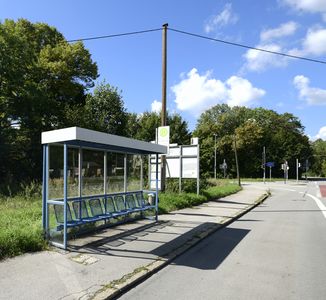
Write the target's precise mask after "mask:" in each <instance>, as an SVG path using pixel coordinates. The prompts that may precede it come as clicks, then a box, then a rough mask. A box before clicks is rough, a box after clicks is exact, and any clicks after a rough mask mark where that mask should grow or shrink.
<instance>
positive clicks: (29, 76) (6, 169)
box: [0, 19, 97, 184]
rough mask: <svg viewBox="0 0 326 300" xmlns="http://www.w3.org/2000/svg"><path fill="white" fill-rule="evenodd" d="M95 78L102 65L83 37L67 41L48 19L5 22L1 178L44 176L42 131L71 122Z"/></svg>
mask: <svg viewBox="0 0 326 300" xmlns="http://www.w3.org/2000/svg"><path fill="white" fill-rule="evenodd" d="M96 78H97V65H96V64H95V63H94V62H93V61H92V59H91V55H90V53H89V52H88V50H86V49H85V48H84V46H83V44H82V43H81V42H77V43H73V44H70V43H67V41H66V40H65V39H64V37H63V35H62V34H61V33H60V32H58V31H57V30H56V29H55V28H53V27H50V26H49V25H47V24H43V23H35V24H33V23H31V22H29V21H27V20H24V19H19V20H18V21H16V22H15V21H12V20H5V21H4V22H3V23H0V141H1V145H2V146H1V147H0V157H1V160H3V161H1V162H3V167H1V169H0V176H1V177H0V179H1V181H2V182H6V183H8V184H14V182H15V181H16V182H21V181H23V180H25V181H28V180H31V179H39V178H40V177H41V161H42V160H41V157H42V156H41V147H40V137H41V132H42V131H45V130H50V129H55V128H60V127H64V126H66V124H69V123H70V120H69V119H68V120H67V117H69V115H67V114H66V113H65V112H66V111H67V110H68V108H72V107H73V106H75V105H82V104H84V102H85V94H86V91H87V90H88V89H89V88H91V87H93V85H94V83H93V81H94V79H96ZM67 107H68V108H67ZM1 165H2V164H1Z"/></svg>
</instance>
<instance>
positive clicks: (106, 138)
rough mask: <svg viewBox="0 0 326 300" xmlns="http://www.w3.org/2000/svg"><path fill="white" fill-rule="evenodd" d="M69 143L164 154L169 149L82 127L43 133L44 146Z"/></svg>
mask: <svg viewBox="0 0 326 300" xmlns="http://www.w3.org/2000/svg"><path fill="white" fill-rule="evenodd" d="M68 141H83V142H89V143H95V144H102V145H108V146H116V147H123V148H129V149H136V150H140V151H146V152H154V153H162V154H164V153H166V152H167V147H165V146H162V145H157V144H152V143H148V142H144V141H139V140H135V139H131V138H126V137H123V136H118V135H113V134H108V133H103V132H99V131H94V130H90V129H85V128H80V127H69V128H64V129H57V130H51V131H46V132H42V139H41V142H42V144H51V143H62V142H68Z"/></svg>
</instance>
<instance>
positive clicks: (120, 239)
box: [0, 186, 266, 299]
mask: <svg viewBox="0 0 326 300" xmlns="http://www.w3.org/2000/svg"><path fill="white" fill-rule="evenodd" d="M264 194H266V193H265V191H264V190H262V189H255V188H252V187H247V186H245V187H244V189H243V190H242V191H241V192H239V193H237V194H234V195H231V196H228V197H225V198H223V199H220V200H216V201H210V202H208V203H205V204H203V205H200V206H197V207H195V208H187V209H182V210H179V211H175V212H172V213H171V214H166V215H161V216H159V219H160V220H159V222H157V223H156V222H153V221H148V220H138V221H135V222H132V223H127V224H124V225H119V226H117V227H114V228H108V229H106V230H103V231H101V232H97V233H95V234H93V235H89V236H86V237H84V238H83V239H77V240H73V241H71V242H70V251H61V250H57V249H53V250H52V251H44V252H39V253H34V254H25V255H22V256H19V257H16V258H13V259H7V260H5V261H3V262H1V263H0V289H1V293H0V299H91V298H94V297H95V298H96V299H105V298H107V297H111V296H113V295H116V294H117V293H118V292H119V291H120V290H121V289H124V288H126V286H129V285H131V284H134V283H135V282H137V281H138V280H142V279H143V278H145V277H146V276H148V274H149V273H150V272H154V271H155V270H157V269H159V268H161V267H162V266H164V264H166V263H168V262H169V261H170V260H171V259H173V258H174V257H176V256H177V255H180V253H182V252H183V251H186V250H187V249H189V247H191V246H192V245H193V244H195V243H197V242H198V241H200V240H201V239H203V238H205V237H206V236H207V235H208V234H210V233H212V232H213V231H215V230H217V229H218V228H219V227H220V226H222V225H223V224H225V222H230V221H232V219H233V218H234V217H235V216H237V215H238V214H241V213H243V212H244V211H246V210H248V209H250V208H251V207H253V205H255V204H256V203H257V201H258V199H262V196H263V195H264Z"/></svg>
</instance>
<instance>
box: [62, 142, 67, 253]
mask: <svg viewBox="0 0 326 300" xmlns="http://www.w3.org/2000/svg"><path fill="white" fill-rule="evenodd" d="M67 199H68V145H67V144H66V143H65V144H64V145H63V223H64V224H63V248H64V249H67Z"/></svg>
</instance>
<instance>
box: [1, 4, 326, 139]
mask: <svg viewBox="0 0 326 300" xmlns="http://www.w3.org/2000/svg"><path fill="white" fill-rule="evenodd" d="M19 18H25V19H28V20H30V21H32V22H45V23H47V24H49V25H51V26H54V27H56V28H57V29H58V30H59V31H60V32H61V33H62V34H63V35H64V36H65V38H66V39H67V40H72V39H79V38H86V37H94V36H101V35H110V34H117V33H125V32H133V31H140V30H148V29H157V28H162V25H163V24H165V23H168V24H169V28H170V29H177V30H182V31H187V32H191V33H195V34H199V35H204V36H207V37H211V38H216V39H220V40H226V41H229V42H234V43H240V44H245V45H249V46H253V47H258V48H263V49H266V50H271V51H277V52H283V53H286V54H290V55H296V56H303V57H307V58H312V59H316V60H322V61H326V0H264V1H257V0H237V1H224V0H201V1H194V0H177V1H175V0H174V1H173V0H166V1H164V2H162V1H160V2H159V1H153V0H151V1H150V0H137V1H134V0H109V1H108V0H107V1H105V0H93V1H84V0H79V1H77V0H70V1H64V0H56V1H44V0H43V1H40V0H29V1H22V0H21V1H18V0H10V1H7V0H0V22H3V21H4V20H5V19H14V20H17V19H19ZM84 43H85V46H86V48H87V49H89V51H90V53H91V55H92V59H93V60H94V61H95V62H96V63H97V65H98V69H99V74H100V76H99V78H98V80H97V81H98V82H102V81H104V80H105V81H106V82H107V83H109V84H111V85H113V86H116V87H118V89H119V90H121V94H122V96H123V99H124V103H125V106H126V108H127V110H128V111H129V112H135V113H142V112H144V111H152V110H153V111H158V110H160V108H161V94H162V83H161V78H162V32H161V31H154V32H149V33H144V34H140V35H132V36H123V37H115V38H109V39H99V40H92V41H85V42H84ZM167 45H168V49H167V51H168V58H167V61H168V66H167V70H168V71H167V108H168V111H169V112H170V113H174V112H176V113H179V114H181V115H182V117H183V118H184V119H185V120H186V121H187V122H188V124H189V128H190V129H191V130H193V129H194V128H195V126H196V123H197V120H198V117H199V116H200V114H201V113H202V112H204V111H205V110H206V109H209V108H210V107H212V106H214V105H216V104H219V103H227V104H229V105H230V106H235V105H243V106H247V107H250V108H255V107H264V108H267V109H272V110H275V111H277V112H278V113H285V112H289V113H292V114H294V115H295V116H297V117H298V118H299V119H300V120H301V122H302V124H303V126H304V127H305V133H306V134H307V135H308V136H309V137H310V139H312V140H314V139H317V138H322V139H325V140H326V114H325V111H326V110H325V108H326V81H325V77H324V76H325V75H323V74H325V71H326V64H322V63H313V62H308V61H304V60H297V59H292V58H286V57H282V56H276V55H273V54H268V53H263V52H258V51H255V50H249V49H245V48H241V47H235V46H230V45H227V44H223V43H218V42H214V41H210V40H205V39H198V38H195V37H192V36H188V35H184V34H180V33H178V32H175V31H172V30H169V31H168V44H167Z"/></svg>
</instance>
